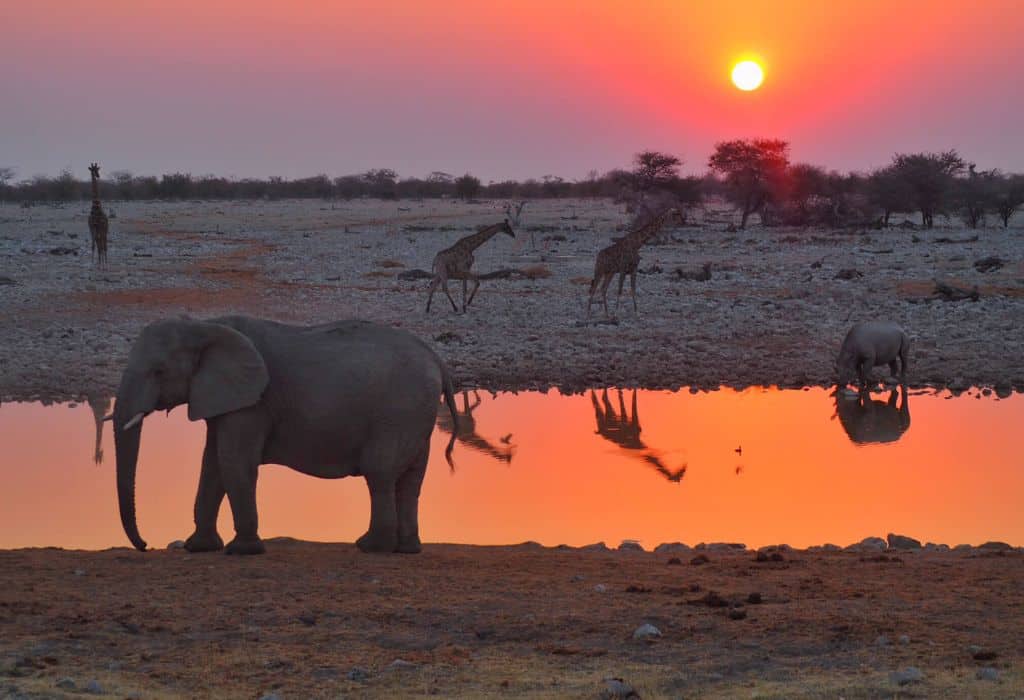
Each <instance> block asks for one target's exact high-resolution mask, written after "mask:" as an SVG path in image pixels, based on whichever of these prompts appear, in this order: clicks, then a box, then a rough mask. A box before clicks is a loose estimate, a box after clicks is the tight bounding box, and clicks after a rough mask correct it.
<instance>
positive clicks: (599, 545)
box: [580, 542, 610, 552]
mask: <svg viewBox="0 0 1024 700" xmlns="http://www.w3.org/2000/svg"><path fill="white" fill-rule="evenodd" d="M580 549H582V550H583V551H585V552H607V551H610V550H609V549H608V545H606V544H605V543H604V542H595V543H594V544H588V545H584V546H582V547H580Z"/></svg>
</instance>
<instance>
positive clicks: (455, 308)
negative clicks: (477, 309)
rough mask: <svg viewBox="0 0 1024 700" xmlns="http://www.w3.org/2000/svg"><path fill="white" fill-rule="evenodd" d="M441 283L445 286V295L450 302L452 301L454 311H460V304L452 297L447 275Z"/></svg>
mask: <svg viewBox="0 0 1024 700" xmlns="http://www.w3.org/2000/svg"><path fill="white" fill-rule="evenodd" d="M441 284H442V285H443V286H444V295H445V296H446V297H448V301H450V302H451V303H452V311H454V312H455V313H459V307H458V305H457V304H456V303H455V300H454V299H452V292H451V290H450V289H448V278H447V277H445V278H444V279H443V280H442V281H441Z"/></svg>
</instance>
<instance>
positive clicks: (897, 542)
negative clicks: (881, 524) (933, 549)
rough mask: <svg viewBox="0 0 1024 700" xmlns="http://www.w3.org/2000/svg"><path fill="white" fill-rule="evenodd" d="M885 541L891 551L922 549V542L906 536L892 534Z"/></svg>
mask: <svg viewBox="0 0 1024 700" xmlns="http://www.w3.org/2000/svg"><path fill="white" fill-rule="evenodd" d="M885 539H886V541H887V542H888V543H889V547H890V549H921V541H920V540H915V539H914V538H913V537H907V536H906V535H895V534H893V533H891V532H890V533H889V534H888V536H887V537H886V538H885Z"/></svg>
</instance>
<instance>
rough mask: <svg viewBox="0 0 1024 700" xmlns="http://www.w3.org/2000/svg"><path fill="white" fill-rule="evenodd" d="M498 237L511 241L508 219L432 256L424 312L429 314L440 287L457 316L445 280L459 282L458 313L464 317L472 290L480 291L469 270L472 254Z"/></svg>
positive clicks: (478, 283)
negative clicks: (468, 285) (503, 235)
mask: <svg viewBox="0 0 1024 700" xmlns="http://www.w3.org/2000/svg"><path fill="white" fill-rule="evenodd" d="M499 233H507V234H508V235H510V236H512V238H515V237H516V234H515V231H513V230H512V226H511V225H510V224H509V223H508V219H505V220H504V221H502V222H501V223H500V224H493V225H492V226H488V227H487V228H484V229H481V230H479V231H477V232H476V233H474V234H472V235H469V236H466V237H465V238H460V239H459V240H457V241H456V242H455V244H454V245H452V246H450V247H448V248H445V249H444V250H442V251H441V252H440V253H438V254H437V255H435V256H434V268H433V269H434V279H433V280H431V282H430V294H429V295H427V311H428V312H429V311H430V302H431V300H432V299H433V298H434V292H435V291H436V290H437V286H438V285H442V286H443V287H444V293H445V296H447V297H448V301H450V302H451V303H452V310H453V311H455V312H456V313H458V311H459V307H458V306H456V305H455V300H454V299H452V295H451V292H449V291H448V280H450V279H453V280H462V311H463V313H465V311H466V307H468V306H469V305H470V303H472V301H473V297H474V296H476V290H477V289H479V288H480V280H479V279H477V276H476V275H475V274H473V272H472V271H471V270H470V268H471V267H472V266H473V251H474V250H476V249H477V248H479V247H480V246H482V245H483V244H484V243H486V242H487V241H489V240H490V239H491V238H493V237H494V236H496V235H497V234H499ZM470 280H472V282H473V291H472V292H471V293H470V294H469V297H468V298H467V296H466V283H467V282H468V281H470Z"/></svg>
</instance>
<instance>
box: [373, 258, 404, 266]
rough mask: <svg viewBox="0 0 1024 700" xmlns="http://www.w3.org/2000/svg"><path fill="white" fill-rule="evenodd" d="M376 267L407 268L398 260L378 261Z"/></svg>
mask: <svg viewBox="0 0 1024 700" xmlns="http://www.w3.org/2000/svg"><path fill="white" fill-rule="evenodd" d="M374 265H376V266H377V267H405V264H404V263H400V262H398V261H397V260H390V259H384V260H378V261H376V262H375V263H374Z"/></svg>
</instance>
